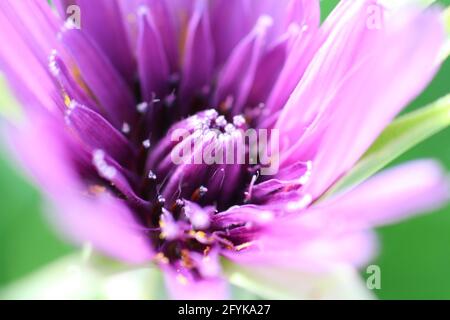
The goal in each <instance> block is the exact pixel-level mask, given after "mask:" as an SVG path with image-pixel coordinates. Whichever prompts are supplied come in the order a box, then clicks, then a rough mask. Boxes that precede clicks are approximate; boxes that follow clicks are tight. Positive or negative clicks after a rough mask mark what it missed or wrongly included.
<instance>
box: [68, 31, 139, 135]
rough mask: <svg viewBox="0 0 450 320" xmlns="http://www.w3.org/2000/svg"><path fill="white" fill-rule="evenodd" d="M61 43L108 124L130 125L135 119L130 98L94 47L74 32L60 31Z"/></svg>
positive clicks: (107, 61) (86, 39)
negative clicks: (69, 53) (103, 113)
mask: <svg viewBox="0 0 450 320" xmlns="http://www.w3.org/2000/svg"><path fill="white" fill-rule="evenodd" d="M61 40H62V41H63V43H64V44H65V46H66V47H67V48H68V49H69V51H70V52H71V53H72V55H73V59H74V60H75V63H76V67H78V68H79V72H80V73H81V77H82V80H84V82H85V83H86V85H87V86H88V88H89V90H91V92H92V93H93V94H94V96H95V97H96V98H97V99H98V101H99V103H100V107H101V108H102V109H103V110H105V112H106V114H107V116H108V120H110V121H111V122H112V123H113V124H114V126H115V127H116V128H121V127H122V125H123V123H124V122H127V123H133V119H134V118H135V116H136V106H135V101H134V98H133V95H132V93H131V91H130V90H129V88H128V86H127V84H126V83H125V82H124V81H123V79H122V77H121V76H120V75H119V74H118V73H117V71H116V70H115V69H114V67H113V65H112V64H111V62H109V60H108V59H107V58H106V57H105V56H104V54H103V53H102V52H101V51H100V50H99V49H98V48H97V46H96V45H95V43H94V42H92V41H91V40H90V39H89V38H88V37H87V36H86V35H85V34H83V33H82V32H80V30H76V29H71V30H65V31H63V32H62V34H61ZM80 53H82V54H80Z"/></svg>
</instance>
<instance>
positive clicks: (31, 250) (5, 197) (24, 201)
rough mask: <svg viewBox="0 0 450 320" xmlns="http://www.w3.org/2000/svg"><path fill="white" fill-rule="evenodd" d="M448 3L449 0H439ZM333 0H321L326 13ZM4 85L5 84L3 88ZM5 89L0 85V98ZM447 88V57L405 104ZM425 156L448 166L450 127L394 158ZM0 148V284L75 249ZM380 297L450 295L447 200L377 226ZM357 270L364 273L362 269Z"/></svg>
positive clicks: (425, 99) (449, 210)
mask: <svg viewBox="0 0 450 320" xmlns="http://www.w3.org/2000/svg"><path fill="white" fill-rule="evenodd" d="M440 2H441V3H442V4H444V5H446V6H448V5H450V0H445V1H440ZM336 3H337V1H336V0H323V1H322V7H323V8H322V9H323V17H325V16H326V15H327V14H328V13H329V12H330V10H331V9H332V8H333V6H334V5H335V4H336ZM3 90H4V89H3ZM3 92H4V91H2V89H1V87H0V101H1V96H2V95H4V94H3ZM449 92H450V59H447V61H446V62H445V63H444V65H443V66H442V68H441V70H440V72H439V74H438V75H437V76H436V78H435V79H434V81H433V82H432V83H431V85H430V86H429V87H428V89H427V90H426V91H425V92H424V93H423V94H422V95H421V96H420V97H418V98H417V99H416V100H415V101H414V102H413V103H412V104H411V105H410V106H409V107H408V109H407V110H406V112H407V111H410V110H413V109H415V108H418V107H421V106H424V105H426V104H427V103H429V102H432V101H434V100H436V99H437V98H439V97H441V96H443V95H445V94H448V93H449ZM423 157H433V158H437V159H439V160H440V161H441V162H442V163H443V164H444V165H445V167H446V168H447V170H449V171H450V128H448V129H447V130H445V131H443V132H441V133H440V134H438V135H436V136H434V137H433V138H431V139H429V140H427V141H426V142H425V143H422V144H421V145H419V146H417V147H416V148H414V149H413V150H411V151H410V152H408V153H407V154H405V155H404V156H403V157H402V158H401V159H398V160H397V161H396V163H395V164H398V163H401V162H404V161H407V160H411V159H416V158H423ZM13 163H14V162H13V161H12V160H11V158H10V157H9V156H8V154H7V152H6V151H5V150H4V148H0V287H2V286H4V285H6V284H8V283H11V282H12V281H14V280H16V279H19V278H20V277H23V276H24V275H27V274H28V273H30V272H32V271H34V270H36V269H37V268H39V267H41V266H44V265H45V264H46V263H48V262H50V261H52V260H54V259H55V258H58V257H59V256H61V255H64V254H67V253H69V252H71V251H73V250H74V248H72V247H71V246H70V245H68V244H66V243H64V242H62V241H61V240H60V239H59V238H58V237H57V236H56V234H55V233H54V232H53V230H51V228H50V227H49V225H48V223H47V221H46V219H45V216H44V214H43V212H44V211H43V209H42V201H41V199H40V196H39V193H38V191H37V189H35V188H34V187H32V186H31V185H30V184H29V183H28V182H27V181H26V179H25V178H24V177H23V176H22V175H21V173H20V171H19V170H17V169H16V168H15V167H14V165H13ZM378 233H379V237H380V245H381V246H380V247H381V251H380V255H379V257H378V258H377V259H376V260H375V261H374V263H375V264H378V265H379V266H380V267H381V277H382V279H381V284H382V288H381V289H380V290H377V291H376V294H377V295H378V296H379V297H380V298H382V299H450V205H449V206H447V207H445V208H443V209H441V210H440V211H437V212H435V213H433V214H429V215H425V216H421V217H418V218H414V219H411V220H408V221H406V222H403V223H401V224H398V225H394V226H389V227H384V228H382V229H380V230H378ZM361 274H362V275H363V276H365V272H364V270H362V271H361Z"/></svg>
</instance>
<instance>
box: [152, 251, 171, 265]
mask: <svg viewBox="0 0 450 320" xmlns="http://www.w3.org/2000/svg"><path fill="white" fill-rule="evenodd" d="M155 260H156V261H157V262H160V263H164V264H168V263H169V259H167V257H166V256H165V255H164V253H162V252H159V253H158V254H157V255H156V256H155Z"/></svg>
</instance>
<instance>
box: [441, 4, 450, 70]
mask: <svg viewBox="0 0 450 320" xmlns="http://www.w3.org/2000/svg"><path fill="white" fill-rule="evenodd" d="M443 17H444V24H445V28H446V30H447V35H448V36H447V41H446V42H445V44H444V49H443V51H442V57H441V59H442V61H444V60H445V59H447V58H448V56H449V55H450V7H448V8H447V9H445V11H444V14H443Z"/></svg>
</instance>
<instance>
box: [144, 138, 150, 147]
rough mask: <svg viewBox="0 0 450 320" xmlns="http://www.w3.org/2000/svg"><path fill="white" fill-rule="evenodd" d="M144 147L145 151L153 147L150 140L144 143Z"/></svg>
mask: <svg viewBox="0 0 450 320" xmlns="http://www.w3.org/2000/svg"><path fill="white" fill-rule="evenodd" d="M142 146H143V147H144V148H145V149H148V148H150V146H151V143H150V140H148V139H147V140H144V141H142Z"/></svg>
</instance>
